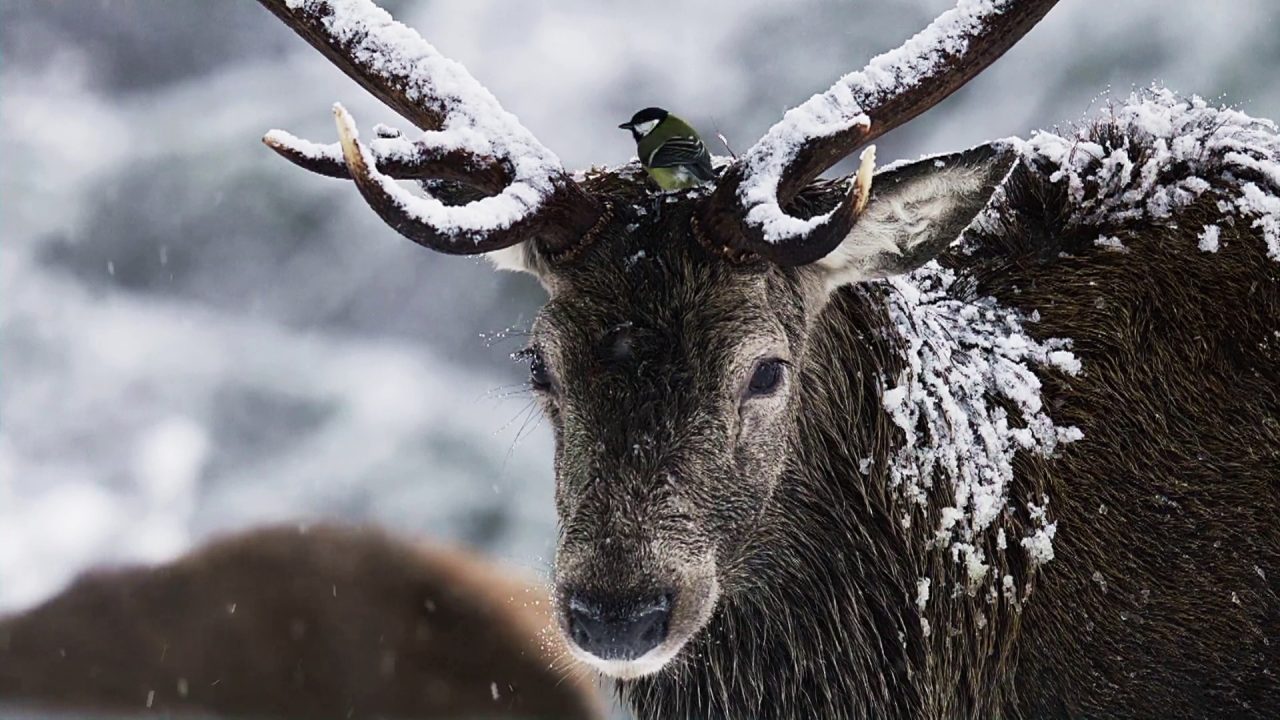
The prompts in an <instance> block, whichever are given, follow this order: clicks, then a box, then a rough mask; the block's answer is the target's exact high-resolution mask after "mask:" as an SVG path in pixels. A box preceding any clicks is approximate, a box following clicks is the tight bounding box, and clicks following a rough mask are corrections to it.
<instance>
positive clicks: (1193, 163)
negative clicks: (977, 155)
mask: <svg viewBox="0 0 1280 720" xmlns="http://www.w3.org/2000/svg"><path fill="white" fill-rule="evenodd" d="M1097 125H1098V126H1100V127H1107V126H1109V127H1110V128H1111V129H1113V130H1114V133H1115V135H1116V136H1117V137H1118V138H1119V140H1118V141H1117V143H1115V144H1112V145H1111V146H1110V147H1103V146H1102V145H1100V144H1098V143H1097V142H1093V141H1091V140H1090V139H1089V130H1087V129H1084V130H1081V131H1080V132H1079V133H1077V134H1075V135H1073V136H1067V135H1055V134H1052V133H1046V132H1041V133H1037V134H1035V135H1034V136H1032V138H1031V139H1030V140H1027V141H1015V142H1017V143H1018V148H1019V151H1020V152H1021V153H1022V155H1023V156H1024V157H1026V158H1027V159H1028V161H1030V162H1031V163H1033V164H1035V165H1038V166H1040V167H1041V168H1042V169H1044V171H1045V172H1046V173H1047V174H1048V176H1049V179H1050V180H1051V181H1053V182H1057V183H1066V187H1067V191H1068V192H1069V193H1070V196H1071V200H1072V203H1073V205H1074V207H1075V208H1076V212H1075V216H1074V218H1073V220H1074V221H1075V222H1078V223H1080V224H1083V225H1094V226H1099V227H1104V226H1115V225H1119V224H1123V223H1126V222H1130V221H1140V220H1152V221H1160V220H1166V219H1169V218H1171V217H1172V216H1173V215H1174V214H1175V213H1176V212H1178V211H1179V210H1181V209H1183V208H1185V207H1187V206H1188V205H1190V204H1192V203H1194V202H1196V201H1197V200H1199V199H1200V198H1201V197H1202V196H1204V195H1205V194H1206V193H1208V194H1210V196H1211V197H1214V198H1216V199H1217V203H1218V209H1219V210H1220V211H1221V212H1222V213H1223V215H1224V216H1226V217H1227V218H1228V220H1229V221H1230V220H1232V219H1234V220H1237V221H1241V222H1244V223H1246V224H1248V225H1249V226H1251V227H1253V228H1254V229H1256V230H1258V231H1259V233H1260V234H1261V236H1262V240H1263V242H1265V243H1266V247H1267V255H1268V256H1269V257H1270V258H1271V259H1272V260H1275V261H1277V262H1280V133H1278V129H1277V126H1276V124H1275V123H1273V122H1271V121H1270V120H1262V119H1258V118H1253V117H1250V116H1248V115H1246V114H1245V113H1243V112H1240V111H1239V110H1233V109H1231V108H1220V107H1212V106H1210V105H1209V104H1208V103H1207V102H1205V101H1204V100H1202V99H1201V98H1199V97H1195V96H1192V97H1190V98H1183V97H1180V96H1178V95H1177V94H1175V93H1173V92H1172V91H1170V90H1166V89H1164V88H1151V89H1150V90H1147V91H1145V92H1142V93H1138V94H1135V95H1133V96H1131V97H1130V98H1129V100H1128V102H1126V103H1124V104H1122V105H1120V106H1118V107H1108V108H1106V109H1105V110H1104V116H1103V117H1102V118H1101V120H1100V121H1099V122H1098V123H1097ZM1199 238H1200V240H1199V247H1200V249H1202V250H1205V251H1206V252H1213V251H1216V250H1217V248H1218V238H1219V228H1218V227H1217V226H1216V225H1210V226H1206V227H1204V228H1202V229H1201V231H1200V235H1199Z"/></svg>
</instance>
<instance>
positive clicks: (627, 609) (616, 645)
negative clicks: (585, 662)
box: [565, 593, 671, 660]
mask: <svg viewBox="0 0 1280 720" xmlns="http://www.w3.org/2000/svg"><path fill="white" fill-rule="evenodd" d="M565 614H566V616H567V620H568V625H569V637H571V638H572V639H573V642H574V644H576V645H577V646H578V647H580V648H582V649H583V650H585V651H586V652H589V653H591V654H592V655H595V656H596V657H598V658H600V659H601V660H634V659H636V658H638V657H640V656H641V655H644V654H645V653H647V652H649V651H650V650H652V649H653V648H655V647H657V646H658V645H660V644H661V643H662V641H663V640H665V639H666V637H667V624H668V621H669V620H670V619H671V595H670V593H668V594H664V595H659V596H657V597H651V598H647V599H644V600H642V601H639V602H630V601H627V602H616V601H610V602H601V601H598V600H595V599H593V598H589V597H587V596H585V595H582V594H577V593H575V594H573V595H571V596H570V597H569V604H568V608H567V611H566V613H565Z"/></svg>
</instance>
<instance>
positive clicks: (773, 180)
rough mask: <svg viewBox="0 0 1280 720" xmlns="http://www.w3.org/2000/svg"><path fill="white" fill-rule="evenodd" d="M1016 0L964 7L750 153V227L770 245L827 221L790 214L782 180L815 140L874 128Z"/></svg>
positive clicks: (744, 192) (814, 100) (745, 199)
mask: <svg viewBox="0 0 1280 720" xmlns="http://www.w3.org/2000/svg"><path fill="white" fill-rule="evenodd" d="M1014 4H1015V2H1014V0H961V2H960V3H959V4H958V5H957V6H956V7H955V8H953V9H952V10H949V11H947V12H945V13H943V14H942V15H940V16H938V18H937V19H935V20H934V21H933V23H932V24H930V25H929V26H928V27H927V28H925V29H924V30H922V31H920V32H919V33H917V34H916V35H915V36H914V37H912V38H911V39H910V40H907V41H906V42H905V43H903V44H902V46H901V47H898V48H897V49H894V50H891V51H889V52H887V53H884V54H882V55H879V56H877V57H875V58H873V59H872V60H871V62H870V63H869V64H868V65H867V66H866V67H865V68H864V69H862V70H859V71H857V72H852V73H849V74H848V75H845V76H844V77H842V78H840V79H839V80H838V81H836V83H835V84H834V85H832V86H831V88H830V89H829V90H827V91H826V92H824V93H820V94H817V95H814V96H813V97H811V98H809V99H808V100H807V101H805V102H804V103H803V104H801V105H798V106H796V107H794V108H792V109H791V110H789V111H787V113H786V114H785V115H783V117H782V120H780V121H779V122H778V123H777V124H775V125H774V126H773V127H771V128H770V129H769V131H768V132H767V133H765V135H764V137H762V138H761V139H760V140H759V142H757V143H756V144H755V145H754V146H752V147H751V149H750V150H748V151H747V153H745V154H744V156H743V158H742V162H744V163H746V166H747V172H746V180H745V181H744V182H743V183H742V185H741V187H740V188H739V190H738V193H739V196H740V197H741V199H742V203H743V205H744V206H745V207H746V208H748V211H747V218H746V219H747V221H748V222H749V223H751V224H752V225H756V226H758V227H759V228H761V229H762V231H763V234H764V237H765V239H766V240H767V241H769V242H779V241H782V240H785V239H787V238H791V237H795V236H797V235H804V234H807V233H808V232H809V231H811V230H812V229H813V228H814V227H816V226H817V225H819V224H821V223H823V222H825V221H826V220H827V219H828V215H821V216H817V217H813V218H808V219H800V218H797V217H794V216H791V215H789V214H787V213H786V212H784V211H783V209H782V207H781V206H780V203H779V197H778V190H779V184H780V183H781V181H782V176H783V173H784V172H785V171H786V170H787V168H788V167H790V166H791V165H792V164H793V163H795V161H796V158H797V155H798V154H799V153H800V152H801V151H802V150H803V149H804V148H805V147H806V145H807V144H808V143H809V142H810V141H811V140H812V139H813V138H820V137H828V136H831V135H835V134H837V133H841V132H847V131H850V130H853V129H854V128H857V127H859V126H862V127H870V125H871V123H872V118H871V117H870V116H868V114H867V112H868V111H869V110H870V109H871V108H875V107H877V106H880V105H882V104H884V103H885V102H886V101H887V100H888V99H890V98H893V97H896V96H899V95H902V94H904V93H905V92H907V91H909V90H911V89H913V88H915V87H917V86H918V85H920V84H921V83H922V82H927V81H931V80H934V79H935V78H936V77H937V76H938V75H939V74H940V71H941V70H942V67H943V66H944V65H945V64H946V63H948V62H950V61H951V60H952V59H954V58H955V57H956V56H957V55H960V54H961V53H963V52H964V51H965V50H966V49H967V48H968V46H969V43H970V42H973V41H975V40H977V39H978V38H979V37H980V36H981V35H982V34H983V33H984V32H987V31H988V30H989V29H990V25H991V20H992V18H993V17H994V16H997V15H1000V14H1001V13H1003V12H1005V10H1006V9H1008V8H1009V7H1010V6H1012V5H1014Z"/></svg>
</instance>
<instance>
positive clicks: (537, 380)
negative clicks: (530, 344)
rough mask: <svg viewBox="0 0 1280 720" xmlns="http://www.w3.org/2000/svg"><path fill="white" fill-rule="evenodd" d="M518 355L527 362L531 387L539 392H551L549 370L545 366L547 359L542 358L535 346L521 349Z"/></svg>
mask: <svg viewBox="0 0 1280 720" xmlns="http://www.w3.org/2000/svg"><path fill="white" fill-rule="evenodd" d="M519 357H520V359H522V360H524V361H525V362H527V363H529V384H530V385H532V386H533V389H534V390H537V391H539V392H551V390H552V383H551V370H549V369H548V368H547V361H546V360H544V359H543V357H542V353H541V352H539V351H538V349H537V348H528V349H526V350H521V351H520V353H519Z"/></svg>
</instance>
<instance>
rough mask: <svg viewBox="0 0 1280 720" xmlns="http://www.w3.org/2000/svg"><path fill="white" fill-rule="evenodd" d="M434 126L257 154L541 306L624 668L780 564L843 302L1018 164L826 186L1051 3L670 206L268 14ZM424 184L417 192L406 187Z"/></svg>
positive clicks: (437, 67)
mask: <svg viewBox="0 0 1280 720" xmlns="http://www.w3.org/2000/svg"><path fill="white" fill-rule="evenodd" d="M261 2H262V3H263V5H265V6H266V7H267V8H268V9H270V10H271V11H272V12H273V13H275V14H276V15H277V16H278V17H280V18H281V19H282V20H284V21H285V22H286V23H287V24H288V25H289V26H290V27H291V28H293V29H294V30H295V31H296V32H298V34H299V35H301V36H302V37H303V38H305V39H306V40H308V41H309V42H310V43H311V44H312V45H314V46H315V47H316V48H318V49H319V50H320V51H321V52H323V53H324V54H325V55H326V56H327V57H329V58H330V59H331V60H332V61H333V62H334V63H335V64H336V65H338V67H340V68H341V69H342V70H344V71H345V72H346V73H347V74H348V75H350V76H351V77H353V78H354V79H356V80H357V81H358V82H360V83H361V84H362V85H363V86H364V87H365V88H367V89H368V90H370V91H371V92H373V93H374V94H375V95H377V96H378V97H379V98H380V99H382V100H383V101H384V102H386V103H387V104H388V105H390V106H391V107H392V108H394V109H395V110H397V111H398V112H399V113H400V114H401V115H403V116H404V117H405V118H407V119H408V120H409V121H410V122H412V123H413V124H415V125H417V126H418V127H419V128H420V129H422V130H423V131H425V132H424V134H423V135H422V136H421V137H420V138H418V139H416V140H410V139H408V138H407V137H405V136H403V135H401V134H399V133H395V132H390V131H386V130H383V131H381V132H380V133H379V136H378V137H375V138H373V139H372V140H369V141H365V140H362V139H360V138H359V137H358V134H357V131H356V128H355V125H354V123H353V121H352V119H351V117H350V116H349V115H348V114H347V113H346V112H345V111H344V110H342V109H341V107H337V108H336V109H335V110H336V115H337V123H338V135H339V138H340V142H339V143H336V144H334V145H328V146H321V145H314V144H311V143H307V142H306V141H302V140H299V139H297V138H294V137H293V136H291V135H288V134H287V133H283V132H279V131H273V132H272V133H271V134H269V135H268V136H267V137H266V139H265V141H266V143H267V144H268V145H269V146H270V147H272V148H273V149H274V150H276V151H277V152H279V153H280V154H282V155H284V156H285V157H286V158H288V159H290V160H292V161H293V162H295V163H297V164H298V165H301V166H302V167H304V168H307V169H309V170H312V171H315V172H319V173H321V174H324V175H329V176H332V177H340V178H350V179H351V180H353V181H354V182H355V185H356V187H357V188H358V189H359V191H360V192H361V194H362V195H363V196H364V197H365V199H366V200H367V201H368V203H369V205H370V206H371V207H372V208H373V209H374V210H375V211H376V212H377V213H378V214H379V215H380V216H381V217H382V218H383V219H384V220H385V221H386V222H387V224H388V225H390V226H391V227H392V228H394V229H395V230H396V231H397V232H399V233H401V234H403V235H404V236H406V237H408V238H409V239H411V240H413V241H414V242H416V243H418V244H420V245H423V246H424V247H427V248H429V249H432V250H436V251H439V252H444V253H450V254H480V253H487V254H488V255H489V256H490V258H492V259H494V261H495V262H496V264H498V265H499V266H500V267H503V268H508V269H516V270H523V271H526V272H530V273H532V274H534V275H535V276H537V278H538V279H539V280H540V281H541V282H542V284H543V285H544V286H545V287H546V289H547V291H548V294H549V296H550V298H549V300H548V302H547V304H546V306H545V307H544V308H543V309H542V311H541V312H540V314H539V316H538V318H537V320H536V321H535V323H534V326H533V330H532V336H531V341H530V344H529V346H528V348H527V349H526V350H525V351H524V352H523V353H522V354H523V355H524V357H526V358H527V359H528V361H529V366H530V376H531V377H530V382H531V384H532V386H533V389H534V390H535V392H536V393H537V395H538V396H539V397H540V399H541V401H542V405H543V407H544V410H545V413H546V415H547V417H548V418H549V419H550V422H551V425H552V427H553V429H554V432H555V438H556V475H557V480H556V482H557V509H558V512H559V517H560V523H561V537H560V542H559V549H558V555H557V563H556V572H555V584H556V596H557V600H558V603H559V616H560V618H561V620H560V622H561V626H562V628H563V630H564V631H565V633H566V635H567V636H568V637H569V639H570V641H571V645H572V646H573V647H574V648H575V651H576V653H577V654H578V655H579V656H580V657H581V658H582V659H584V660H586V661H587V662H589V663H591V664H593V665H594V666H596V667H597V668H599V669H600V670H602V671H604V672H606V673H608V674H611V675H614V676H617V677H624V678H625V677H636V676H640V675H644V674H647V673H651V672H655V671H657V670H658V669H660V668H661V667H663V665H664V664H665V663H667V662H668V661H670V660H671V659H672V658H673V657H676V656H677V655H678V654H679V652H680V650H681V648H682V647H683V646H684V645H685V643H686V642H687V641H688V640H689V639H690V638H691V637H693V636H694V635H695V634H696V633H697V632H698V631H699V630H700V629H701V628H702V627H704V626H705V625H706V624H707V623H708V621H709V620H710V618H712V616H713V615H714V613H715V612H716V608H717V604H718V603H719V602H721V601H722V600H723V599H724V598H726V597H732V596H733V594H735V593H739V592H743V591H745V590H744V589H745V588H747V587H749V585H750V577H749V576H748V574H747V573H744V571H743V568H744V567H745V559H746V558H749V557H750V556H752V555H753V554H757V553H761V552H767V547H766V545H765V543H766V542H767V537H768V533H769V530H768V522H767V518H768V516H769V509H770V501H771V497H772V496H773V494H774V491H775V489H776V488H777V487H778V484H779V482H780V481H781V479H782V478H784V477H785V475H786V473H787V472H788V468H789V467H790V466H791V465H792V464H793V463H794V462H795V460H796V457H795V455H796V453H795V451H794V449H795V448H796V447H797V444H798V443H803V442H806V441H807V440H806V439H805V438H803V437H800V435H801V429H800V428H801V424H800V421H799V419H800V416H801V413H803V412H804V410H805V407H806V401H805V398H806V397H809V396H812V395H813V394H820V393H824V392H831V388H829V387H826V386H824V385H823V384H822V382H821V381H820V380H818V379H817V378H816V377H815V376H814V374H813V373H811V372H810V369H811V367H812V366H813V365H814V363H815V358H816V357H820V356H822V355H823V354H824V353H828V352H829V350H828V348H829V344H830V343H832V342H851V340H848V339H847V338H844V339H840V338H831V337H826V336H824V335H823V334H822V333H821V332H820V331H819V330H818V329H817V328H818V327H819V322H818V319H819V318H820V317H821V315H822V313H823V311H824V308H826V307H827V305H828V302H829V300H830V298H832V297H833V296H834V293H833V291H834V290H835V289H836V288H840V287H842V286H845V285H848V284H851V283H858V282H863V281H867V280H871V279H875V278H883V277H886V276H890V275H894V274H898V273H904V272H907V271H910V270H912V269H913V268H916V267H918V266H920V265H921V264H923V263H925V262H927V261H928V260H930V259H931V258H933V257H934V256H935V255H936V254H937V253H938V252H940V251H941V250H942V249H943V248H945V247H946V246H947V245H948V244H950V243H951V242H952V241H953V240H955V239H956V238H957V237H958V236H959V235H960V234H961V233H962V232H963V230H964V229H965V228H966V227H967V226H968V225H969V223H970V222H971V221H972V220H973V218H974V217H975V216H976V215H977V214H978V213H979V211H980V210H981V209H982V208H983V207H984V206H985V205H986V203H987V201H988V199H989V198H990V196H991V194H992V193H993V192H994V191H995V188H996V187H997V186H998V185H999V183H1000V181H1001V180H1002V179H1003V178H1004V177H1005V176H1006V174H1007V173H1008V172H1009V169H1010V167H1011V166H1012V163H1013V159H1014V158H1013V154H1012V152H1011V151H1009V150H1006V149H1004V148H1001V147H998V146H993V145H988V146H981V147H978V148H974V149H971V150H968V151H965V152H961V153H957V154H954V155H948V156H942V157H936V158H930V159H926V160H922V161H918V162H914V163H907V164H901V165H896V166H893V167H891V168H889V169H886V170H882V171H881V172H879V173H876V174H874V175H873V173H872V168H873V162H874V160H873V154H872V153H869V152H864V155H863V163H862V168H861V169H860V170H859V172H858V173H857V174H856V175H855V176H853V177H852V178H843V179H838V180H819V179H817V178H818V176H819V175H820V174H821V173H822V172H823V171H825V170H827V169H829V168H830V167H831V166H833V165H834V164H835V163H837V162H838V161H840V160H841V159H842V158H845V157H847V156H849V155H850V154H852V153H853V152H855V151H856V150H857V149H858V148H860V147H862V146H865V145H866V144H867V143H869V142H870V141H871V140H873V139H875V138H876V137H878V136H879V135H880V134H882V133H884V132H887V131H889V130H891V129H893V128H894V127H896V126H898V125H899V124H901V123H903V122H905V121H906V120H909V119H910V118H912V117H914V116H916V115H918V114H919V113H921V112H923V111H924V110H926V109H927V108H929V107H930V106H932V105H934V104H936V103H937V102H938V101H940V100H941V99H943V98H945V97H946V96H948V95H949V94H950V93H952V92H953V91H955V90H956V89H957V88H959V87H960V86H961V85H963V84H964V83H965V82H966V81H967V80H968V79H970V78H971V77H973V76H974V75H976V74H977V73H978V72H979V71H981V70H982V69H983V68H985V67H986V66H987V65H989V64H990V63H991V62H993V61H994V60H995V59H996V58H998V57H999V56H1000V55H1001V54H1003V53H1004V52H1005V51H1006V50H1007V49H1008V48H1009V47H1011V46H1012V45H1013V44H1014V43H1015V42H1016V41H1017V40H1018V38H1020V37H1021V36H1022V35H1023V34H1025V33H1026V32H1027V31H1028V30H1029V29H1030V28H1031V27H1032V26H1033V25H1034V24H1035V23H1036V22H1037V21H1038V20H1039V19H1040V18H1041V17H1043V16H1044V14H1045V13H1046V12H1048V10H1049V9H1050V8H1051V7H1052V6H1053V5H1054V0H1005V1H1003V2H1001V1H996V2H971V1H969V0H963V1H962V2H961V3H960V6H959V7H957V8H956V9H954V10H951V11H949V12H948V13H946V14H944V15H942V16H940V17H939V18H938V19H937V20H936V21H935V22H934V23H933V24H932V25H930V27H929V28H927V29H926V30H924V31H923V32H921V33H920V34H919V35H917V36H916V37H914V38H912V39H911V40H909V41H908V42H907V43H906V44H905V45H904V46H903V47H902V48H900V49H898V50H895V51H893V52H890V53H887V54H885V55H882V56H880V57H877V58H875V59H874V60H872V62H871V63H870V65H869V66H868V67H867V68H866V69H864V70H862V71H861V72H855V73H851V74H850V75H847V76H845V77H844V78H841V79H840V80H839V81H838V82H837V83H836V84H835V85H834V86H833V87H832V88H831V89H830V90H828V91H827V92H826V93H823V94H820V95H816V96H814V97H813V98H811V99H810V100H808V101H807V102H805V103H804V104H802V105H800V106H798V107H796V108H794V109H792V110H791V111H789V112H788V113H787V114H786V115H785V116H784V117H783V119H782V120H781V121H780V122H779V123H778V124H776V125H775V126H774V127H773V128H772V129H771V130H770V131H769V132H768V133H767V134H766V135H765V136H764V137H763V138H762V139H761V140H760V141H759V142H757V143H756V144H755V145H754V146H753V147H752V148H751V149H750V150H748V151H747V152H746V153H745V154H744V155H743V156H742V157H741V158H740V159H738V160H736V161H734V162H730V163H728V164H727V165H724V166H723V167H722V172H721V176H720V179H719V181H718V182H717V183H716V184H715V186H714V187H713V188H705V189H704V188H699V189H695V190H691V191H684V192H680V193H675V194H670V195H665V196H662V197H661V198H658V200H657V201H656V202H655V199H654V191H653V190H651V189H650V188H649V187H648V186H646V184H645V180H644V178H643V174H642V173H640V172H639V170H638V168H637V167H635V166H630V167H626V168H622V169H618V170H613V171H592V172H588V173H585V174H584V175H582V176H580V177H577V178H575V177H573V176H571V175H569V174H568V173H566V172H565V171H564V169H563V168H562V167H561V166H560V164H559V162H558V160H557V159H556V157H555V156H554V155H553V154H552V153H551V152H550V151H548V150H547V149H546V148H544V147H543V146H542V145H540V144H539V143H538V142H537V140H536V139H534V138H533V137H532V135H531V134H530V133H529V132H528V131H527V130H525V129H524V128H523V127H521V126H520V124H519V123H518V122H517V121H516V119H515V118H514V117H513V116H512V115H510V114H509V113H507V112H505V111H504V110H503V109H502V108H501V107H500V106H499V105H498V103H497V101H496V100H495V99H494V98H493V97H492V95H490V94H489V93H488V92H487V91H486V90H484V88H482V87H481V86H480V85H479V84H478V83H476V81H475V80H473V79H472V78H471V77H470V76H468V75H467V74H466V72H465V70H463V69H462V67H461V66H459V65H457V64H456V63H453V62H452V61H449V60H447V59H444V58H442V57H440V56H439V55H438V54H437V53H436V52H435V50H434V49H433V48H431V46H430V45H428V44H427V43H426V42H424V41H423V40H422V39H421V38H419V37H418V36H417V35H416V34H415V33H414V32H413V31H411V30H409V29H408V28H406V27H404V26H403V25H400V24H399V23H396V22H395V21H393V20H392V19H391V18H390V17H389V16H387V15H386V14H385V13H384V12H382V11H381V10H379V9H378V8H376V7H375V6H373V5H372V4H371V3H370V2H368V0H304V1H301V2H298V1H292V0H261ZM404 178H412V179H417V180H419V181H421V182H422V184H423V187H424V189H425V190H426V195H425V196H424V195H419V194H414V193H410V192H409V191H408V190H406V189H404V188H403V187H401V186H400V185H399V184H398V183H396V182H395V180H396V179H404Z"/></svg>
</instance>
